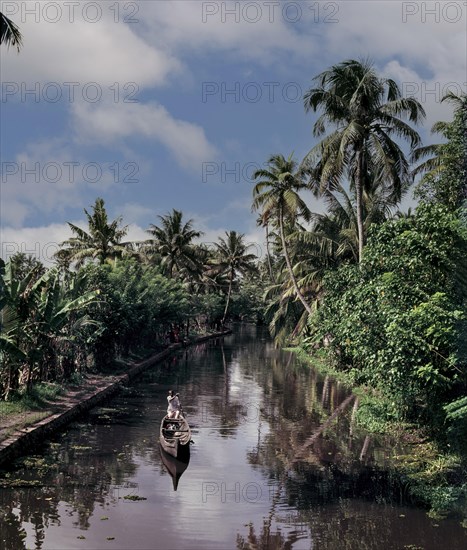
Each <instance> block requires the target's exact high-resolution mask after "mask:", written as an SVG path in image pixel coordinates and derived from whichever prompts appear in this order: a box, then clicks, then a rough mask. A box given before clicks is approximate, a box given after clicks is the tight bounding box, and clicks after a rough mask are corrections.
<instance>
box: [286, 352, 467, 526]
mask: <svg viewBox="0 0 467 550" xmlns="http://www.w3.org/2000/svg"><path fill="white" fill-rule="evenodd" d="M291 351H294V352H295V353H296V354H297V356H299V357H300V358H301V359H302V360H304V361H305V362H307V363H308V364H309V365H310V366H311V367H313V368H314V369H316V370H317V371H319V372H320V373H322V374H327V375H329V376H331V377H333V378H334V379H335V380H337V381H339V382H340V383H341V384H343V385H344V386H346V387H347V388H348V389H349V390H351V391H352V392H353V393H354V394H355V395H356V396H357V397H358V399H359V407H358V411H357V414H356V423H357V425H358V426H359V427H361V428H362V429H364V430H366V431H367V432H369V434H370V435H381V434H384V435H387V436H390V437H391V438H393V439H396V440H397V441H400V442H401V443H402V447H403V448H404V449H406V451H405V452H404V454H398V455H396V454H395V455H393V456H392V458H391V461H390V468H391V474H392V476H393V478H394V479H396V480H397V483H398V484H400V486H403V487H404V488H405V490H406V493H407V496H408V501H410V502H413V503H415V504H417V505H420V506H423V507H426V508H427V509H428V510H429V511H428V514H429V515H430V517H433V518H436V519H442V518H445V517H448V516H454V517H457V518H459V519H460V520H461V521H462V525H463V526H464V527H466V528H467V457H466V456H465V455H461V454H459V453H457V452H454V451H451V450H450V449H449V448H446V447H445V446H443V445H442V444H441V443H440V442H438V441H436V440H434V439H433V438H432V437H431V436H430V434H428V433H427V432H426V431H425V430H424V428H423V426H418V425H414V424H408V423H402V422H400V421H398V420H397V411H395V410H394V406H393V404H392V403H391V402H390V400H389V399H388V398H387V397H385V396H383V395H382V394H381V393H380V392H378V391H376V390H374V389H372V388H369V387H364V386H355V385H354V384H353V380H352V377H351V376H349V374H348V373H346V372H342V371H339V370H337V369H335V368H334V367H333V365H332V361H330V360H329V359H328V356H327V353H326V350H322V349H321V350H317V351H316V352H315V353H314V354H313V355H309V354H308V353H307V352H306V351H305V350H303V349H302V348H291Z"/></svg>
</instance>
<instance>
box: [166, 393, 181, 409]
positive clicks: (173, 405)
mask: <svg viewBox="0 0 467 550" xmlns="http://www.w3.org/2000/svg"><path fill="white" fill-rule="evenodd" d="M167 401H168V403H169V406H168V407H167V412H175V411H179V410H180V400H179V399H178V397H177V396H176V395H174V396H173V397H170V395H168V396H167Z"/></svg>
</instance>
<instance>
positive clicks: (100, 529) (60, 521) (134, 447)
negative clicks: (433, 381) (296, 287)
mask: <svg viewBox="0 0 467 550" xmlns="http://www.w3.org/2000/svg"><path fill="white" fill-rule="evenodd" d="M170 388H173V389H176V390H178V391H179V393H180V397H181V400H182V404H183V407H184V410H185V411H186V413H187V418H188V420H189V422H190V424H191V426H192V431H193V439H194V442H195V443H194V445H192V447H191V458H190V463H189V465H188V468H187V469H186V471H185V472H184V473H183V475H182V476H181V478H180V480H179V484H178V489H177V491H174V487H173V482H172V478H171V477H170V475H169V473H168V470H167V468H166V466H165V465H164V463H163V462H162V459H161V454H160V449H159V444H158V433H159V423H160V419H161V418H162V416H163V414H164V412H165V407H166V395H167V390H168V389H170ZM339 407H340V409H342V413H341V414H339V415H335V416H334V417H333V418H332V419H331V421H328V422H327V419H328V418H329V417H330V415H332V413H333V412H334V411H336V409H338V408H339ZM355 407H356V405H355V401H351V400H349V399H348V395H347V394H346V393H345V392H344V391H343V390H342V388H340V387H339V386H338V385H336V384H334V383H332V382H331V381H330V380H329V379H323V378H322V377H319V376H317V375H316V374H315V373H313V372H311V371H310V370H309V369H307V368H306V367H304V366H303V365H301V364H300V362H299V361H298V360H297V359H296V358H295V357H294V356H292V355H291V354H289V353H286V352H280V351H277V350H274V349H273V347H272V345H271V343H270V341H269V339H268V338H267V336H266V334H265V332H264V331H262V330H260V329H256V328H255V327H241V328H239V329H238V330H236V332H235V334H234V335H232V336H229V337H227V338H225V339H224V340H223V341H216V342H210V343H207V344H203V345H199V346H197V347H193V348H190V349H189V350H186V351H184V352H183V353H181V354H180V355H178V356H177V357H174V358H172V359H171V360H169V361H167V362H166V363H164V365H163V368H162V370H159V372H156V370H154V371H152V372H147V373H145V374H144V375H143V376H142V377H141V378H140V379H139V380H138V381H137V382H135V383H134V384H133V385H132V386H131V387H129V388H127V389H125V390H124V391H123V392H122V393H121V394H120V395H119V396H118V397H116V398H115V399H113V400H112V401H110V402H108V403H107V404H106V405H105V407H100V408H98V409H95V410H94V411H92V413H91V414H89V415H88V416H86V417H84V418H82V419H81V420H80V422H77V423H75V424H73V425H71V426H70V427H69V429H68V430H67V432H66V433H63V434H60V435H58V436H57V437H56V438H55V439H54V440H51V441H49V442H45V444H44V448H43V449H38V450H37V453H36V454H35V455H34V456H29V457H28V458H27V459H26V460H23V462H22V464H20V465H19V466H18V467H17V468H16V469H15V470H14V471H12V472H10V473H9V474H7V475H8V476H9V477H8V478H7V479H12V478H15V479H20V480H22V482H23V483H22V484H23V485H24V486H23V487H15V488H11V489H10V488H9V489H0V548H2V549H8V550H10V549H11V550H18V549H21V548H43V549H60V550H65V549H74V548H82V549H86V550H90V549H101V548H105V549H109V548H110V549H117V548H118V549H125V550H130V549H131V550H133V549H135V550H136V549H155V550H156V549H157V550H158V549H167V550H169V549H183V550H185V549H186V550H189V549H196V550H198V549H199V550H201V549H216V550H220V549H224V548H225V549H242V548H243V549H246V548H248V549H253V548H255V549H273V550H276V549H291V548H293V549H302V548H303V549H330V550H334V549H338V550H340V549H352V550H364V549H375V550H376V549H378V550H380V549H403V548H407V549H409V548H410V549H412V550H415V549H420V548H422V549H425V550H432V549H433V550H434V549H436V550H437V549H440V550H441V549H442V550H456V549H461V548H462V549H464V548H467V537H466V530H464V529H462V528H461V527H460V526H459V524H458V523H457V522H455V521H444V522H435V521H433V520H430V519H429V518H428V517H427V516H426V514H425V512H424V511H422V510H417V509H415V508H409V507H407V506H401V505H400V502H401V499H403V496H404V495H403V493H404V491H403V488H401V490H400V491H394V490H392V491H391V490H390V479H388V475H387V474H385V473H384V463H385V459H386V455H387V454H388V453H389V452H390V449H388V448H387V444H386V448H385V447H384V446H383V445H382V444H381V442H378V441H374V440H370V439H368V438H365V435H364V434H359V433H356V432H355V430H354V427H353V423H352V412H353V411H354V410H355ZM323 427H324V429H323ZM313 434H314V435H315V437H314V439H313V440H309V441H308V446H307V447H306V446H305V447H304V441H305V440H306V439H307V438H310V436H312V435H313ZM31 482H32V483H35V484H37V485H36V486H32V487H31V486H27V485H28V484H31ZM125 497H131V498H130V499H129V498H125Z"/></svg>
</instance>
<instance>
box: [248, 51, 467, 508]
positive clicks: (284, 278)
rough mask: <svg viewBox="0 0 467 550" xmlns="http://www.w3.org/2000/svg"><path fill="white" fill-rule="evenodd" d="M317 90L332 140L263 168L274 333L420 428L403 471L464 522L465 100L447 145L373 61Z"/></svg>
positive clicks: (320, 128) (427, 497) (456, 107)
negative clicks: (434, 138) (426, 131)
mask: <svg viewBox="0 0 467 550" xmlns="http://www.w3.org/2000/svg"><path fill="white" fill-rule="evenodd" d="M313 84H314V86H313V87H312V88H311V89H310V90H309V91H308V92H307V93H306V94H305V97H304V105H305V110H306V111H307V112H318V118H317V120H316V122H315V124H314V134H315V136H320V137H322V140H321V141H320V142H318V144H317V145H316V146H315V147H314V148H313V149H312V150H311V151H310V153H309V154H308V155H307V156H306V157H305V159H304V160H303V161H302V162H301V163H298V162H295V161H294V159H293V158H292V157H288V158H286V157H284V156H282V155H280V154H275V155H273V156H271V157H270V159H269V160H268V162H267V164H268V169H267V170H261V171H258V172H257V173H256V174H255V178H256V179H257V180H258V181H257V185H256V187H255V188H254V191H253V209H254V210H255V211H259V213H260V215H261V217H260V220H261V223H262V225H263V226H265V227H266V228H267V232H268V233H267V234H268V238H269V239H270V240H271V246H269V247H268V249H271V250H272V251H273V255H272V258H271V260H270V265H272V266H273V268H272V276H271V284H270V286H269V288H268V291H267V294H266V297H267V300H268V307H267V309H266V317H267V320H268V322H269V326H270V330H271V333H272V334H273V335H274V336H275V338H276V341H277V343H278V344H279V345H284V344H290V343H291V342H295V343H296V344H298V345H300V346H301V349H302V350H304V351H305V352H306V353H307V355H308V356H312V357H314V356H316V354H319V356H320V359H321V360H323V357H324V360H325V362H326V363H327V364H328V365H329V368H330V369H332V370H333V371H334V373H335V374H336V375H337V376H338V377H339V378H340V379H345V380H346V381H347V382H348V383H349V384H350V385H351V386H352V387H357V388H360V389H359V390H357V391H360V392H361V393H362V397H363V399H362V400H361V402H360V408H361V409H362V410H363V411H364V412H363V414H362V415H361V419H362V420H363V421H364V423H366V425H367V427H369V428H371V427H373V429H379V430H381V429H390V427H391V426H392V428H394V427H395V426H396V425H397V424H404V425H406V426H410V427H411V429H416V430H419V436H418V437H419V439H420V441H421V440H424V441H425V442H426V443H425V446H421V447H419V448H417V449H418V450H417V451H416V453H418V451H420V452H419V457H418V458H417V457H416V456H415V457H414V456H412V457H409V458H407V461H406V462H405V463H404V464H402V463H401V464H400V468H399V470H400V471H401V472H405V473H407V475H409V477H410V484H411V487H412V492H413V493H414V494H416V493H417V494H418V496H419V497H420V498H421V499H422V500H423V501H424V502H426V503H428V504H430V505H431V506H432V507H433V508H435V509H436V510H437V511H438V512H447V511H449V510H450V511H453V510H455V511H457V512H458V511H459V510H463V513H464V514H465V512H466V500H467V499H466V496H467V485H466V484H465V473H466V472H467V461H466V451H467V449H466V446H465V442H466V440H467V438H466V436H467V397H466V396H467V353H466V352H467V348H466V346H465V335H466V329H467V316H466V298H467V284H466V283H467V262H466V258H467V254H466V252H467V246H466V245H467V215H466V200H467V183H466V177H467V132H466V129H467V99H466V97H465V96H462V97H457V96H454V95H453V94H448V95H447V96H446V98H445V99H444V101H449V102H451V104H452V105H453V120H452V121H451V122H443V123H438V124H436V125H435V126H434V128H433V130H434V131H436V132H438V133H441V135H442V136H443V137H444V139H445V143H443V144H437V145H433V146H428V147H424V146H423V145H422V144H421V140H420V137H419V134H418V132H417V129H416V126H417V125H418V124H419V123H420V122H421V120H422V119H423V117H424V114H425V113H424V111H423V108H422V106H421V105H420V104H419V103H418V102H417V101H416V100H415V99H413V98H404V97H402V96H401V94H400V92H399V89H398V87H397V85H396V83H395V82H393V81H391V80H387V79H383V78H380V77H379V76H378V75H377V74H376V72H375V70H374V68H373V67H372V66H371V64H369V63H367V62H357V61H346V62H343V63H340V64H338V65H336V66H334V67H331V68H330V69H328V70H326V71H324V72H323V73H322V74H320V75H319V76H318V77H316V79H315V81H314V83H313ZM404 150H406V153H404ZM416 176H418V177H419V178H420V177H421V179H419V180H418V182H417V183H416V184H415V196H416V197H417V199H418V205H417V207H416V208H415V210H413V211H409V212H407V213H404V212H402V211H401V210H400V204H401V200H402V199H403V198H404V197H405V196H406V195H407V192H408V191H409V189H410V188H411V187H412V185H414V179H415V177H416ZM304 189H307V190H309V191H311V193H313V195H314V199H315V204H319V206H320V210H321V211H320V212H313V211H311V208H310V204H311V202H312V201H311V200H307V199H306V198H305V195H304V194H303V192H302V191H303V190H304ZM300 192H302V193H301V194H300V195H298V193H300ZM317 201H319V203H318V202H317ZM316 209H317V208H316ZM363 417H365V418H363ZM432 467H433V468H432ZM404 475H405V474H404Z"/></svg>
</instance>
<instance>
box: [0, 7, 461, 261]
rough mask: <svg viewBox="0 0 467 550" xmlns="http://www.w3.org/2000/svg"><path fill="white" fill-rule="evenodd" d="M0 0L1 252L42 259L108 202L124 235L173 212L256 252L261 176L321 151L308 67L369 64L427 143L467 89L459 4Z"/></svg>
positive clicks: (208, 236) (312, 72)
mask: <svg viewBox="0 0 467 550" xmlns="http://www.w3.org/2000/svg"><path fill="white" fill-rule="evenodd" d="M0 6H1V11H2V12H3V13H6V14H7V15H9V16H10V17H11V19H13V21H15V22H16V23H17V24H18V25H19V26H20V28H21V31H22V32H23V35H24V47H23V49H22V51H21V52H20V53H19V54H17V53H16V51H15V50H14V49H12V48H10V49H9V50H7V49H6V48H3V47H2V49H1V52H0V55H1V59H0V61H1V66H0V70H1V81H2V99H1V103H0V109H1V145H0V153H1V162H2V174H1V180H0V185H1V188H0V201H1V204H0V216H1V221H0V224H1V225H0V227H1V229H0V231H1V233H0V241H1V255H2V256H3V257H4V258H5V257H8V256H9V255H11V254H12V253H14V252H16V251H18V250H21V251H24V252H30V253H34V254H36V255H37V256H39V257H40V258H41V259H42V260H44V261H47V260H48V259H49V257H50V256H51V254H52V253H53V251H55V249H56V243H58V242H61V241H62V240H64V239H66V238H67V237H68V236H70V233H69V230H68V227H67V225H66V222H67V221H71V222H73V223H78V224H81V223H82V222H83V218H84V215H83V208H89V207H90V206H91V205H92V204H93V203H94V200H95V198H96V197H98V196H101V197H103V198H104V200H105V203H106V205H107V208H108V211H109V214H110V216H111V217H112V218H113V217H116V216H118V215H122V216H123V219H124V222H125V223H126V224H130V234H129V235H130V238H134V239H143V238H145V233H144V230H145V229H146V228H147V227H148V225H149V224H150V223H157V221H158V218H157V216H158V215H160V214H165V213H167V212H169V211H170V210H171V209H172V208H177V209H180V210H182V211H183V212H184V214H185V215H186V216H187V218H188V217H190V218H193V219H194V220H195V225H196V226H197V228H199V229H201V230H203V231H204V232H205V237H204V240H205V241H207V242H212V241H214V240H216V238H217V236H219V235H221V234H222V233H223V232H224V231H226V230H230V229H235V230H237V231H240V232H242V233H245V234H246V236H247V239H248V240H249V241H250V242H254V243H257V250H258V252H259V253H260V252H261V243H262V242H263V240H264V239H263V235H262V233H261V231H260V230H259V229H258V228H257V227H256V223H255V218H256V216H255V215H254V214H252V213H251V211H250V206H251V189H252V186H253V184H252V181H251V173H252V171H253V170H254V169H255V168H257V167H260V166H261V165H262V164H263V163H264V162H265V161H266V159H267V158H268V156H269V155H271V154H273V153H283V154H284V155H288V154H290V153H291V152H295V155H296V158H297V160H301V158H302V157H303V155H304V154H305V153H306V152H307V150H309V149H310V148H311V147H312V146H313V145H314V143H315V141H314V138H313V136H312V132H311V129H312V125H313V122H314V120H315V116H313V115H311V114H308V115H307V114H305V112H304V109H303V102H302V97H301V96H302V95H303V93H304V92H305V91H306V89H307V88H308V87H310V85H311V80H312V78H313V77H314V76H316V75H317V74H318V73H320V72H321V71H323V70H324V69H326V68H328V67H329V66H331V65H332V64H335V63H338V62H340V61H342V60H344V59H349V58H366V57H370V58H371V59H372V60H373V61H374V63H375V65H376V67H377V69H378V70H379V72H380V74H381V75H384V76H387V77H391V78H394V79H395V80H396V81H397V82H398V83H399V85H400V87H401V89H402V90H403V91H404V92H406V93H408V94H410V95H413V96H415V97H417V99H418V100H419V101H420V102H421V103H422V104H423V106H424V107H425V109H426V111H427V115H428V116H427V121H426V123H425V125H424V126H423V127H421V128H420V132H421V134H422V136H423V138H424V141H425V142H426V143H429V142H432V141H433V139H434V138H433V137H432V136H430V133H429V128H430V126H431V125H432V123H433V122H435V121H436V120H442V119H444V120H446V119H449V118H450V116H451V111H450V108H449V107H448V106H446V105H445V104H443V105H441V104H440V99H441V97H442V95H443V92H445V91H447V90H448V89H451V90H453V91H457V92H460V91H464V92H465V91H466V87H467V84H466V81H467V74H466V56H467V54H466V52H467V43H466V40H467V39H466V33H465V26H466V22H467V17H466V15H467V5H466V4H465V2H463V1H460V2H423V3H420V2H398V1H395V0H391V1H388V2H386V1H377V2H370V1H361V2H354V1H346V2H317V1H308V2H307V1H301V2H287V1H280V2H279V1H272V0H271V1H264V2H263V1H258V2H255V1H251V2H250V1H243V2H238V1H237V2H232V1H224V2H222V1H219V2H216V1H198V0H189V1H187V2H185V1H171V2H168V1H165V0H158V1H155V0H154V1H153V0H144V1H134V2H129V1H121V2H115V1H112V2H111V1H108V2H107V1H97V2H86V1H84V0H83V1H81V2H80V4H79V5H74V4H73V2H71V3H70V2H68V3H67V2H65V3H63V2H60V3H58V2H48V1H45V0H43V1H42V2H40V3H39V2H24V1H18V2H14V1H2V2H0ZM31 91H32V92H31ZM304 198H305V199H306V200H307V201H308V203H309V205H310V206H311V207H312V208H315V209H318V208H320V206H319V205H317V204H314V203H313V199H312V198H311V196H310V195H307V196H305V197H304ZM409 202H410V200H408V201H407V203H409Z"/></svg>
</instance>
